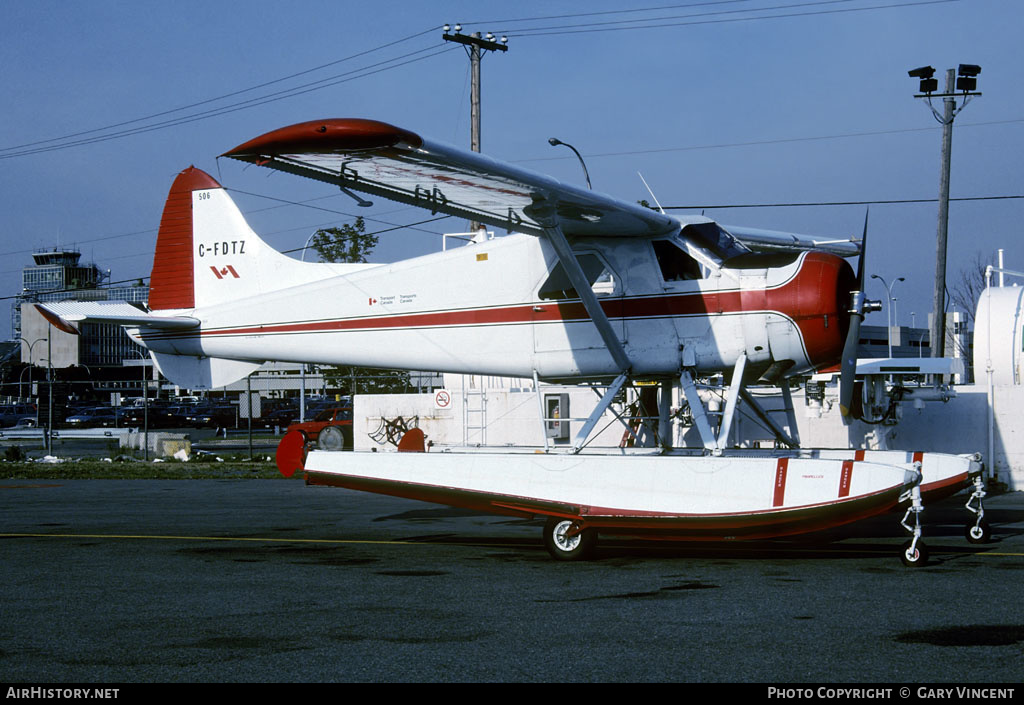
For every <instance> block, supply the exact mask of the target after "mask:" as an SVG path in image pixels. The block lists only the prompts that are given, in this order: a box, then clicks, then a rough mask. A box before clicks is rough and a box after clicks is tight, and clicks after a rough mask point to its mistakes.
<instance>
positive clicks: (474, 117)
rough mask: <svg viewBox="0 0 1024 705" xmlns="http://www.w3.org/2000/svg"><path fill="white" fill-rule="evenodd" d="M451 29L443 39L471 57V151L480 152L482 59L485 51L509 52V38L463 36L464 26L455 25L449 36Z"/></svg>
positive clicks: (446, 31) (475, 33) (447, 26)
mask: <svg viewBox="0 0 1024 705" xmlns="http://www.w3.org/2000/svg"><path fill="white" fill-rule="evenodd" d="M449 29H451V27H450V26H449V25H445V26H444V34H443V35H441V38H442V39H444V40H445V41H446V42H457V43H459V44H462V45H464V46H466V53H467V54H468V55H469V65H470V70H471V74H472V88H471V89H470V98H469V104H470V108H469V116H470V120H471V122H472V127H471V130H472V134H471V137H470V149H472V150H473V151H474V152H479V151H480V59H481V57H482V56H483V52H485V51H508V46H507V44H508V37H502V38H501V40H500V41H495V38H494V35H493V34H491V33H490V32H488V33H487V36H486V37H481V36H480V33H479V32H473V34H461V32H462V25H460V24H457V25H455V34H448V30H449Z"/></svg>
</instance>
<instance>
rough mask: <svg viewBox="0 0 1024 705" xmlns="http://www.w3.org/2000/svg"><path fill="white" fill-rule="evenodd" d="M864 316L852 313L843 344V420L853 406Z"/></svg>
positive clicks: (840, 400) (841, 394)
mask: <svg viewBox="0 0 1024 705" xmlns="http://www.w3.org/2000/svg"><path fill="white" fill-rule="evenodd" d="M863 318H864V316H863V315H862V314H860V313H851V314H850V329H849V331H848V332H847V333H846V342H845V343H844V344H843V360H842V364H841V366H840V371H839V413H840V414H842V416H843V420H844V421H847V420H848V419H849V418H850V410H851V408H852V406H853V383H854V382H855V381H856V378H857V344H858V343H859V342H860V322H861V320H863Z"/></svg>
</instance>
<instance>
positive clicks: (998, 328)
mask: <svg viewBox="0 0 1024 705" xmlns="http://www.w3.org/2000/svg"><path fill="white" fill-rule="evenodd" d="M1022 306H1024V288H1021V287H1019V286H1007V287H989V288H987V289H985V290H984V291H983V292H981V296H980V297H979V299H978V311H977V314H976V315H975V317H974V378H975V379H976V380H977V382H978V383H979V384H983V383H985V382H986V380H987V371H988V366H989V364H990V362H991V365H992V383H993V384H994V385H995V386H997V387H1004V386H1010V385H1018V384H1020V383H1021V354H1022V352H1024V311H1022Z"/></svg>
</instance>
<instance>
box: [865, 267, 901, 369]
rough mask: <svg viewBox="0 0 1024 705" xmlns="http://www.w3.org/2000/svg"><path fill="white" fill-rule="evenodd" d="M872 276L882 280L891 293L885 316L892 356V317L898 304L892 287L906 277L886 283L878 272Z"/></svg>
mask: <svg viewBox="0 0 1024 705" xmlns="http://www.w3.org/2000/svg"><path fill="white" fill-rule="evenodd" d="M871 278H872V279H877V280H879V281H880V282H882V286H884V287H885V290H886V291H887V292H888V293H889V305H888V306H887V307H886V309H885V318H886V322H887V323H888V324H889V331H888V332H889V335H888V338H889V357H892V319H893V318H894V315H893V308H894V307H895V305H896V298H895V297H894V296H893V295H892V288H893V287H894V286H896V282H902V281H906V277H900V278H898V279H896V280H894V281H893V283H892V284H886V283H885V279H883V278H882V277H880V276H878V275H877V274H872V275H871Z"/></svg>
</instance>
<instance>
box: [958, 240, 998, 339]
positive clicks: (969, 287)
mask: <svg viewBox="0 0 1024 705" xmlns="http://www.w3.org/2000/svg"><path fill="white" fill-rule="evenodd" d="M986 259H987V260H988V261H985V260H986ZM989 262H995V256H994V255H992V254H989V255H988V256H987V257H983V256H982V254H981V253H980V252H975V253H974V258H973V259H971V260H970V261H969V262H966V263H965V264H964V265H963V266H962V267H960V272H959V273H958V274H957V279H956V281H955V282H954V284H953V288H952V289H951V290H950V292H949V298H950V301H952V303H953V304H954V305H956V307H957V308H959V309H961V310H963V311H964V312H965V313H966V315H967V321H968V322H969V323H970V325H971V327H972V328H973V327H974V312H975V311H976V310H977V309H978V299H979V298H980V297H981V292H982V291H984V290H985V268H986V267H987V266H988V264H989Z"/></svg>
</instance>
